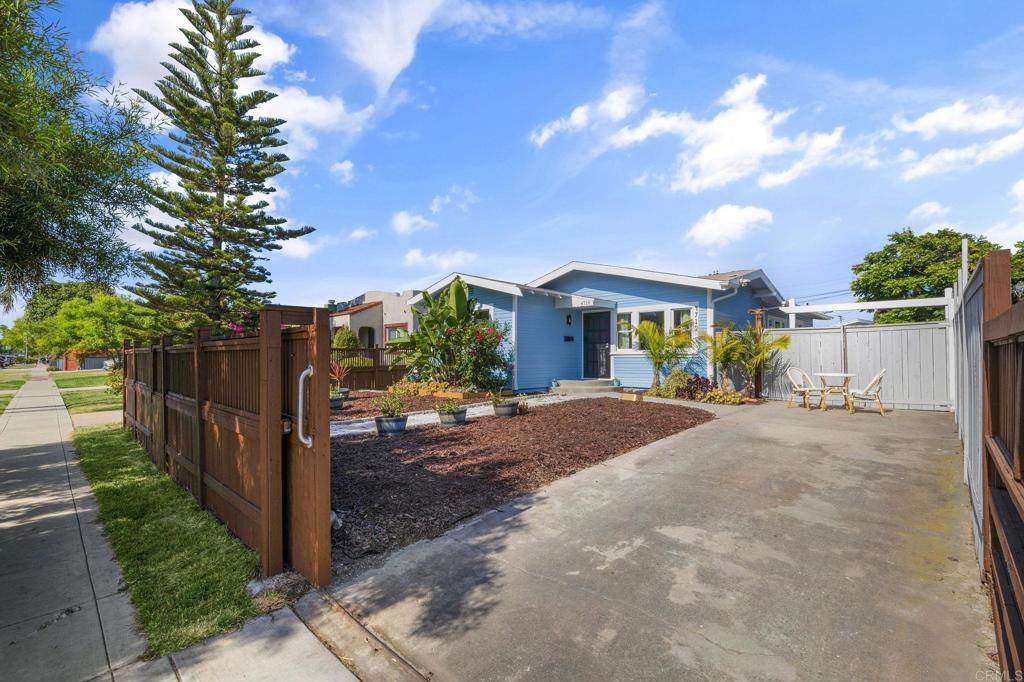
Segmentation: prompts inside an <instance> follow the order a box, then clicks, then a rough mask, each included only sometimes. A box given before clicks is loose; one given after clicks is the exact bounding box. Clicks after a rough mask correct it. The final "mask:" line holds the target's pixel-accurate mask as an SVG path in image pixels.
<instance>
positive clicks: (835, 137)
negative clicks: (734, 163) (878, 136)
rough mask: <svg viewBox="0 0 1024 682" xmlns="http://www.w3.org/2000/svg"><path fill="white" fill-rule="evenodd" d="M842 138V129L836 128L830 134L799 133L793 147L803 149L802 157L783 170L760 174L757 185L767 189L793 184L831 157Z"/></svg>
mask: <svg viewBox="0 0 1024 682" xmlns="http://www.w3.org/2000/svg"><path fill="white" fill-rule="evenodd" d="M842 137H843V128H842V127H839V128H836V129H835V130H833V131H832V132H831V133H814V134H813V135H808V134H807V133H801V134H800V135H799V136H798V137H797V138H796V140H794V145H795V147H796V148H798V149H803V150H804V155H803V156H802V157H801V158H799V159H797V160H796V161H794V162H793V164H792V165H791V166H790V167H789V168H787V169H785V170H781V171H774V172H765V173H762V174H761V175H760V177H758V179H757V184H758V185H760V186H761V187H765V188H768V187H778V186H779V185H786V184H789V183H790V182H793V181H794V180H796V179H797V178H799V177H800V176H801V175H803V174H804V173H806V172H807V171H809V170H811V169H812V168H816V167H817V166H820V165H821V164H822V163H824V162H825V161H826V160H827V159H828V158H829V157H830V156H832V154H833V152H834V151H835V150H836V148H838V147H839V143H840V141H841V140H842Z"/></svg>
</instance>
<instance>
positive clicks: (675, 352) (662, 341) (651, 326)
mask: <svg viewBox="0 0 1024 682" xmlns="http://www.w3.org/2000/svg"><path fill="white" fill-rule="evenodd" d="M636 336H637V339H639V341H640V349H641V350H643V351H644V352H646V353H647V357H649V358H650V359H651V364H652V365H653V366H654V376H653V377H652V378H651V388H657V387H659V386H661V372H662V370H663V369H664V368H665V366H666V365H668V366H672V365H675V364H677V363H678V362H679V361H680V360H682V359H683V357H684V356H686V355H687V354H689V353H690V352H691V351H692V350H693V336H692V335H691V334H690V332H689V330H688V329H686V328H685V327H684V326H683V325H680V326H678V327H676V328H675V329H672V330H670V331H668V332H666V331H665V330H664V329H663V328H662V326H661V325H660V324H655V323H654V322H651V321H650V320H644V321H643V322H641V323H640V326H639V327H637V328H636Z"/></svg>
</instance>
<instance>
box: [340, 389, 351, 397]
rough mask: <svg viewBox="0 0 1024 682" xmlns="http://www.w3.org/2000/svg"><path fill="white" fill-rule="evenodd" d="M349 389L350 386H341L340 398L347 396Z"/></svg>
mask: <svg viewBox="0 0 1024 682" xmlns="http://www.w3.org/2000/svg"><path fill="white" fill-rule="evenodd" d="M351 390H352V389H350V388H345V387H342V389H341V397H342V398H348V394H349V391H351Z"/></svg>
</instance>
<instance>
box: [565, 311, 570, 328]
mask: <svg viewBox="0 0 1024 682" xmlns="http://www.w3.org/2000/svg"><path fill="white" fill-rule="evenodd" d="M565 323H566V324H567V325H569V326H570V327H571V326H572V313H569V314H568V315H566V316H565Z"/></svg>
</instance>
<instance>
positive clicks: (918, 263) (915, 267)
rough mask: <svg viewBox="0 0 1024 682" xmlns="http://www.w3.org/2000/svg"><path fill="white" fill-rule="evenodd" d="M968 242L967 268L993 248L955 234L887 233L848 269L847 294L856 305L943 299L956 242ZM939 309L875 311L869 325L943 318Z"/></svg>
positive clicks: (956, 265)
mask: <svg viewBox="0 0 1024 682" xmlns="http://www.w3.org/2000/svg"><path fill="white" fill-rule="evenodd" d="M964 238H966V239H967V240H968V243H969V248H968V262H969V264H970V267H971V268H974V267H975V266H977V264H978V261H980V260H981V258H982V257H983V256H984V255H985V254H986V253H988V252H989V251H992V250H994V249H998V248H999V246H998V245H997V244H993V243H992V242H990V241H989V240H987V239H985V237H982V236H979V235H973V234H968V233H961V232H957V231H956V230H948V229H946V230H938V231H936V232H927V233H925V234H919V235H916V234H914V233H913V232H912V231H911V230H909V229H906V230H902V231H900V232H893V233H892V234H890V235H889V241H888V242H886V244H885V246H883V247H882V248H881V249H879V250H878V251H872V252H871V253H868V254H867V255H865V256H864V260H863V261H861V262H860V263H858V264H857V265H854V266H853V274H854V275H855V276H856V277H855V279H854V280H853V282H851V283H850V290H851V291H852V292H853V293H854V294H856V295H857V298H858V299H859V300H862V301H884V300H888V299H900V298H931V297H939V296H943V295H944V293H945V289H946V287H951V286H953V283H954V282H956V277H957V271H958V270H959V269H960V241H961V240H962V239H964ZM943 315H944V312H943V310H942V309H941V308H904V309H899V310H880V311H878V312H876V313H875V318H874V319H875V322H877V323H879V324H889V323H895V322H926V321H928V320H941V319H943Z"/></svg>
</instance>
